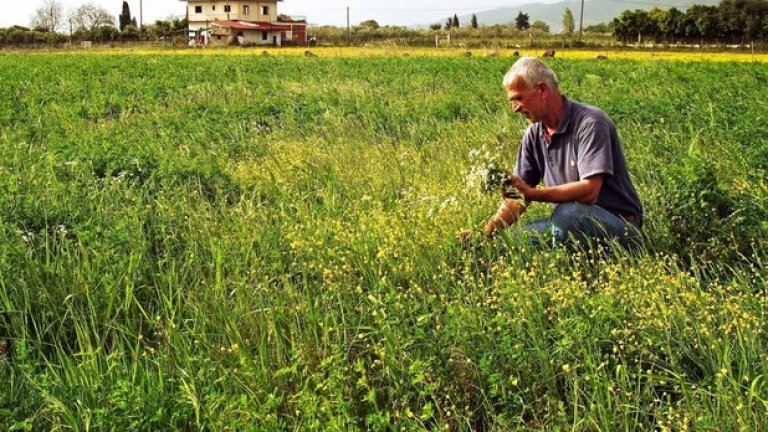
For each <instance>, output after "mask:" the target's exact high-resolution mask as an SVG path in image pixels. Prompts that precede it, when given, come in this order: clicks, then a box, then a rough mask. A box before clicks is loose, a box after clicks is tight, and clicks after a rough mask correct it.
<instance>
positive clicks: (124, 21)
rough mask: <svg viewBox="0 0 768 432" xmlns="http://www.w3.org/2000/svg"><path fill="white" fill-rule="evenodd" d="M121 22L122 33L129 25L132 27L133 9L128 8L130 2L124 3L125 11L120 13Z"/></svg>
mask: <svg viewBox="0 0 768 432" xmlns="http://www.w3.org/2000/svg"><path fill="white" fill-rule="evenodd" d="M119 21H120V31H123V30H125V28H126V27H127V26H129V25H131V8H130V7H129V6H128V2H127V1H124V2H123V11H122V13H120V17H119Z"/></svg>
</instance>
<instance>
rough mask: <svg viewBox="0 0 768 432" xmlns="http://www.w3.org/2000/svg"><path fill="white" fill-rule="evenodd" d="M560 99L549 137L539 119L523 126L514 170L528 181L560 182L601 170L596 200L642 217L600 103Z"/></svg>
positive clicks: (615, 136) (613, 129)
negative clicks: (560, 106)
mask: <svg viewBox="0 0 768 432" xmlns="http://www.w3.org/2000/svg"><path fill="white" fill-rule="evenodd" d="M563 101H564V102H565V106H564V112H563V118H562V119H560V124H559V125H558V127H557V132H555V133H554V134H553V135H552V137H551V140H552V141H551V142H548V141H547V139H546V138H545V135H544V133H545V129H546V128H545V127H544V125H543V124H542V123H541V122H538V123H534V124H532V125H530V126H529V127H528V130H527V131H526V132H525V136H524V137H523V139H522V141H521V142H520V148H519V149H518V153H517V162H516V163H515V175H517V176H519V177H521V178H522V179H523V180H525V182H526V183H527V184H529V185H530V186H536V185H538V184H539V183H540V182H542V181H543V182H544V186H559V185H562V184H565V183H570V182H575V181H579V180H584V179H586V178H588V177H591V176H593V175H595V174H605V176H604V180H603V187H602V188H601V189H600V194H599V195H598V197H597V202H596V204H597V205H599V206H600V207H602V208H604V209H606V210H608V211H610V212H612V213H614V214H617V215H620V216H626V215H636V216H639V217H642V214H643V209H642V206H641V205H640V198H639V197H638V195H637V191H635V187H634V186H633V185H632V181H631V180H630V179H629V173H628V172H627V164H626V161H625V159H624V153H623V152H622V150H621V145H620V143H619V135H618V133H617V132H616V126H615V125H614V124H613V121H611V119H610V118H608V116H607V115H606V114H605V113H604V112H603V111H601V110H600V109H599V108H596V107H593V106H591V105H586V104H582V103H578V102H572V101H569V100H568V99H567V98H565V97H563Z"/></svg>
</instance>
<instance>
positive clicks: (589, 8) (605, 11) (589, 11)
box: [435, 0, 720, 33]
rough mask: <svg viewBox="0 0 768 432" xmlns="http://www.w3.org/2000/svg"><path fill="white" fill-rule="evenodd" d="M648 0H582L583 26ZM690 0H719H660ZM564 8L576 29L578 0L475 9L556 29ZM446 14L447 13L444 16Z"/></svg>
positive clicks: (686, 0)
mask: <svg viewBox="0 0 768 432" xmlns="http://www.w3.org/2000/svg"><path fill="white" fill-rule="evenodd" d="M652 3H653V2H652V1H648V2H641V1H630V0H625V1H620V0H586V1H585V2H584V27H587V26H589V25H593V24H599V23H608V22H610V21H611V20H613V19H614V18H616V17H617V16H619V15H621V13H622V12H624V11H625V10H627V9H630V10H635V9H645V10H650V9H652V8H653V7H654V5H653V4H652ZM694 4H701V5H707V6H717V5H718V4H720V0H664V2H663V6H662V5H660V6H659V7H660V8H662V9H670V8H672V7H673V6H674V7H676V8H678V9H680V10H683V11H684V10H686V9H688V8H689V7H691V6H693V5H694ZM565 8H570V9H571V12H573V18H574V21H575V23H576V30H577V31H578V29H579V10H580V8H581V1H580V0H566V1H561V2H558V3H528V4H523V5H520V6H510V7H504V8H499V9H494V10H489V11H484V12H476V15H477V21H478V23H480V24H481V25H482V24H487V25H493V24H509V23H513V22H514V21H515V18H516V17H517V14H518V13H519V12H521V11H522V12H523V13H527V14H528V16H529V17H530V22H531V23H533V22H534V21H536V20H542V21H544V22H545V23H547V24H548V25H549V28H550V31H551V32H552V33H559V32H560V31H562V29H563V14H564V13H565ZM446 18H447V17H446ZM446 18H443V19H442V20H440V19H438V20H436V21H435V22H439V23H443V22H445V19H446ZM471 19H472V14H469V15H464V16H459V22H460V23H461V25H462V26H465V25H468V24H469V22H470V21H471Z"/></svg>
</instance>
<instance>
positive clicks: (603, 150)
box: [577, 119, 613, 180]
mask: <svg viewBox="0 0 768 432" xmlns="http://www.w3.org/2000/svg"><path fill="white" fill-rule="evenodd" d="M577 152H578V153H577V160H578V167H579V179H580V180H584V179H586V178H589V177H591V176H593V175H596V174H608V175H611V176H612V175H613V150H612V148H611V125H609V124H608V123H606V122H605V121H604V120H599V119H596V120H592V121H587V122H585V123H584V124H582V125H581V127H580V128H579V132H578V147H577Z"/></svg>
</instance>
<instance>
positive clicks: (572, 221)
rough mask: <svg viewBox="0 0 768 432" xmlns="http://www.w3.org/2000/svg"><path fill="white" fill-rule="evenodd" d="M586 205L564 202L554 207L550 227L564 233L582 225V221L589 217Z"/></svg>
mask: <svg viewBox="0 0 768 432" xmlns="http://www.w3.org/2000/svg"><path fill="white" fill-rule="evenodd" d="M587 208H588V206H587V204H580V203H576V202H566V203H562V204H560V205H558V206H557V207H555V210H554V211H553V212H552V225H554V226H556V227H558V228H560V229H561V230H563V231H565V232H569V231H571V230H572V229H573V228H576V227H580V226H581V225H583V223H584V220H585V219H586V218H588V217H589V212H588V210H587Z"/></svg>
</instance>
